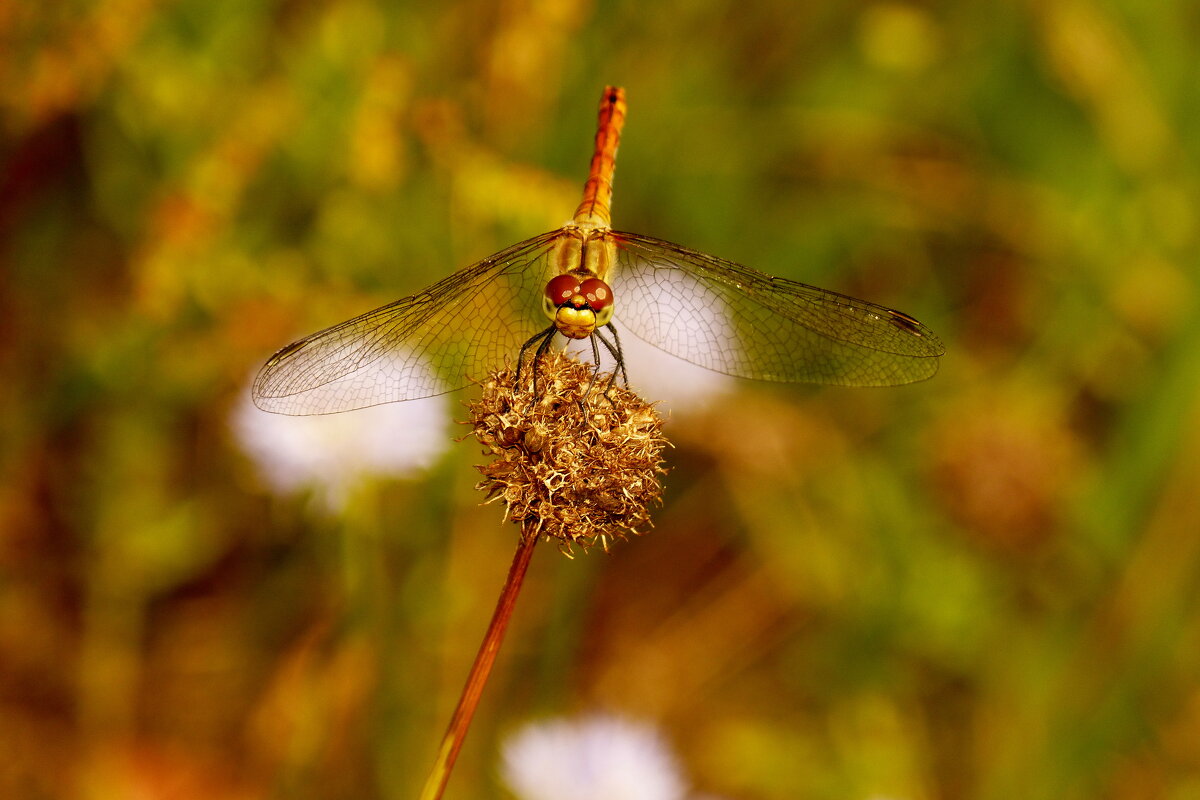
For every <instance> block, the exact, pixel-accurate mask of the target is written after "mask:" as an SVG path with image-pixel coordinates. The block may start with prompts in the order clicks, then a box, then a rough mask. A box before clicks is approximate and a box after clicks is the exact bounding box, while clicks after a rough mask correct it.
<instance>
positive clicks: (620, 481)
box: [467, 354, 667, 555]
mask: <svg viewBox="0 0 1200 800" xmlns="http://www.w3.org/2000/svg"><path fill="white" fill-rule="evenodd" d="M532 372H533V371H532V370H531V369H529V368H528V367H526V368H525V369H524V370H522V374H521V385H520V386H516V378H515V375H514V371H513V369H512V368H505V369H503V370H499V371H496V372H493V373H492V374H491V375H490V376H489V378H488V380H487V381H486V382H485V383H484V384H483V395H482V397H480V399H479V400H477V401H474V402H471V403H468V404H467V407H468V409H469V410H470V412H471V419H470V423H469V424H471V425H473V426H474V434H475V438H477V439H478V440H479V442H480V443H481V444H483V446H484V447H485V448H486V450H487V452H490V453H491V454H492V455H494V456H496V459H495V460H494V461H492V462H491V463H489V464H484V465H481V466H478V467H477V469H478V470H479V471H480V472H481V473H482V474H483V480H482V481H480V482H479V484H477V486H476V488H477V489H481V490H483V491H485V492H486V493H487V496H488V500H487V502H493V501H496V500H503V501H504V503H505V505H506V506H507V512H506V516H507V517H508V518H509V519H511V520H512V521H513V522H516V523H518V524H519V525H521V526H522V528H523V529H524V530H525V531H526V532H527V533H529V534H531V535H536V536H545V537H547V538H552V539H557V540H558V542H559V548H560V549H561V550H562V551H563V552H564V553H566V554H567V555H570V554H571V552H572V548H573V546H574V545H579V546H580V547H582V548H583V549H584V550H585V551H586V550H587V548H589V547H591V546H592V545H593V544H595V543H596V542H599V543H600V545H601V546H602V547H604V549H605V550H607V549H608V542H609V539H610V538H611V537H618V538H625V536H626V535H627V534H629V533H635V534H636V533H640V531H639V530H638V529H639V528H640V527H642V526H644V525H649V524H650V513H649V510H648V507H649V506H650V505H651V504H652V503H659V504H661V502H662V499H661V498H662V483H661V482H660V481H659V476H660V475H663V474H665V473H666V470H665V469H664V468H663V466H662V464H663V459H662V452H663V448H664V447H665V446H666V445H667V440H666V439H665V438H663V435H662V424H663V423H662V418H661V417H659V415H658V413H657V412H656V411H655V410H654V407H653V406H652V405H651V404H650V403H647V402H646V401H645V400H642V399H641V398H640V397H638V396H637V395H636V394H634V393H633V392H631V391H629V390H628V389H626V388H623V387H622V386H619V385H611V386H610V385H609V381H608V376H604V375H601V376H599V378H596V377H595V376H594V369H593V367H591V366H590V365H588V364H584V363H581V362H579V361H576V360H575V359H572V358H569V357H567V356H563V355H561V354H553V355H549V356H545V357H543V358H542V360H541V361H540V362H539V364H538V370H537V373H538V374H537V390H536V392H535V391H534V386H533V375H532Z"/></svg>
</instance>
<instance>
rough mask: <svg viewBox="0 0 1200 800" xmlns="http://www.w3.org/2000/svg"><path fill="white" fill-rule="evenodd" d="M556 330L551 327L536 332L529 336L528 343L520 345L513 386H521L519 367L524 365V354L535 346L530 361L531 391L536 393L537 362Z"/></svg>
mask: <svg viewBox="0 0 1200 800" xmlns="http://www.w3.org/2000/svg"><path fill="white" fill-rule="evenodd" d="M557 330H558V329H557V328H555V327H554V326H553V325H551V326H550V327H548V328H546V329H545V330H544V331H538V332H537V333H535V334H534V335H533V336H530V337H529V341H527V342H525V344H523V345H521V352H520V353H519V354H518V355H517V372H516V375H514V376H513V384H514V386H518V387H519V386H520V385H521V367H522V366H523V365H524V363H525V353H526V352H527V351H528V350H529V348H531V347H533V346H534V345H537V349H535V350H534V353H533V357H532V359H531V361H532V364H531V366H532V368H533V390H534V393H535V394H536V393H537V362H538V359H540V358H541V357H542V356H544V355H545V354H546V351H547V350H549V349H550V341H551V340H552V339H553V338H554V334H555V332H556V331H557Z"/></svg>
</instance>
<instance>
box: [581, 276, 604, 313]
mask: <svg viewBox="0 0 1200 800" xmlns="http://www.w3.org/2000/svg"><path fill="white" fill-rule="evenodd" d="M579 292H580V293H581V294H582V295H583V296H584V297H586V298H587V301H588V305H589V306H591V309H592V310H593V311H601V310H603V309H605V308H607V307H608V306H610V305H612V289H610V288H608V284H607V283H605V282H604V281H602V280H600V279H599V278H588V279H587V280H585V281H584V282H583V283H581V284H579Z"/></svg>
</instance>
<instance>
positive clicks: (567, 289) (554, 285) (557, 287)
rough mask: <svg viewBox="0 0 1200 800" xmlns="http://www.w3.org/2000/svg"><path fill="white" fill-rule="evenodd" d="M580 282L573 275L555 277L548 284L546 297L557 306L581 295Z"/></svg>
mask: <svg viewBox="0 0 1200 800" xmlns="http://www.w3.org/2000/svg"><path fill="white" fill-rule="evenodd" d="M579 289H580V287H579V281H578V280H577V279H576V278H575V277H574V276H573V275H555V276H554V277H553V278H551V279H550V282H549V283H547V284H546V297H549V298H550V302H552V303H554V305H556V306H560V305H562V304H563V303H565V302H567V301H568V300H570V299H571V298H572V297H574V296H575V295H577V294H579Z"/></svg>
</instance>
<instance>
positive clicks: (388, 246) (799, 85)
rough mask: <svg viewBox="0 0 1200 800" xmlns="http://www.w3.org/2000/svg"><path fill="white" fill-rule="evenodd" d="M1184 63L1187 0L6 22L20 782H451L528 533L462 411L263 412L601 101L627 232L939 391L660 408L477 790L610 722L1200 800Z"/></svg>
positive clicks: (519, 204) (0, 730)
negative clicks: (526, 737) (510, 513)
mask: <svg viewBox="0 0 1200 800" xmlns="http://www.w3.org/2000/svg"><path fill="white" fill-rule="evenodd" d="M1198 34H1200V11H1198V9H1197V6H1196V5H1195V4H1192V3H1187V2H1183V0H1163V2H1158V3H1142V2H1136V0H1061V1H1060V2H1053V1H1052V2H1018V3H1005V4H996V3H989V2H965V3H963V2H915V1H914V2H907V1H904V0H880V1H879V2H853V3H844V2H833V1H832V0H828V1H827V2H817V3H805V4H793V3H786V2H738V3H723V2H716V0H705V1H704V2H698V3H697V2H689V3H682V2H666V3H661V4H644V3H635V2H629V1H628V0H626V1H624V2H600V3H592V2H588V1H587V0H509V1H508V2H504V3H489V2H476V1H475V0H469V1H467V2H459V3H447V4H432V3H431V4H421V3H404V2H392V3H385V2H372V0H253V1H252V2H246V0H236V1H235V0H177V1H176V2H153V1H152V0H105V2H93V1H89V0H70V1H69V2H58V3H34V2H18V3H5V4H0V86H2V87H3V88H2V89H0V125H2V129H0V364H2V370H3V372H2V375H3V384H2V386H0V752H2V753H3V754H4V756H3V758H0V796H3V797H6V798H8V797H12V798H58V797H64V798H74V797H79V798H126V797H128V798H134V797H136V798H154V799H156V798H183V799H186V798H276V797H279V798H283V797H286V798H351V797H352V798H367V799H369V798H409V797H414V796H415V795H416V794H417V792H418V790H419V787H420V786H421V784H422V783H423V781H424V777H425V772H426V770H427V769H428V767H429V766H430V764H431V763H432V760H433V757H434V753H435V749H436V746H437V743H438V741H439V739H440V737H441V735H442V732H443V730H444V728H445V725H446V723H447V721H448V717H449V714H450V711H451V710H452V708H453V705H454V702H455V700H456V698H457V694H458V691H459V689H460V687H461V684H462V681H463V679H464V677H465V675H466V671H467V668H468V666H469V664H470V662H471V660H472V658H473V656H474V653H475V648H476V647H477V644H478V641H479V638H480V636H481V635H482V632H483V630H484V627H485V626H486V623H487V620H488V618H489V616H490V614H491V611H492V606H493V603H494V602H495V597H496V593H497V592H498V590H499V587H500V585H501V582H502V580H503V578H504V575H505V573H506V571H507V569H508V562H509V559H510V557H511V555H512V551H513V548H514V546H515V544H516V540H517V536H516V533H517V532H516V529H515V528H514V527H513V526H512V525H510V524H507V523H503V522H502V520H501V509H499V508H498V507H496V506H482V507H481V506H480V502H481V500H482V498H481V497H480V496H479V495H477V494H476V493H475V492H473V491H472V486H473V484H474V483H475V481H476V479H477V473H476V472H475V470H474V469H473V468H472V465H473V464H476V463H480V460H481V456H480V454H479V447H478V446H477V445H475V444H474V443H472V442H470V441H467V442H461V443H458V444H455V443H454V441H453V440H454V439H455V438H456V437H459V436H461V435H463V434H464V433H465V432H466V429H465V428H463V427H461V426H457V425H455V424H454V423H453V420H454V419H463V418H464V417H465V413H464V412H463V410H462V408H461V405H460V403H461V400H462V396H461V395H452V396H450V397H448V398H444V399H443V400H442V401H433V404H432V405H430V404H425V405H422V404H414V403H405V404H399V405H395V406H390V407H383V409H376V410H375V411H373V412H363V413H358V414H345V415H339V416H336V417H331V418H328V419H327V420H326V421H327V422H328V423H329V424H328V425H320V424H309V423H312V421H311V420H299V421H297V420H294V419H288V418H282V417H271V416H269V415H264V414H260V413H258V412H256V411H254V410H252V409H250V408H249V407H248V406H247V405H246V400H245V392H246V387H247V383H248V381H249V380H250V378H251V377H252V375H253V373H254V371H255V370H256V369H257V368H258V366H259V365H260V364H261V363H262V362H263V361H264V360H265V358H266V357H267V356H268V355H270V353H271V352H273V351H274V350H275V349H277V348H278V347H280V346H281V345H283V344H285V343H287V342H288V341H290V340H292V339H293V338H296V337H297V336H299V335H302V334H305V333H309V332H311V331H314V330H317V329H319V328H322V327H325V326H327V325H330V324H333V323H335V322H338V321H341V320H343V319H346V318H349V317H351V316H354V315H356V314H358V313H361V312H363V311H366V310H368V309H370V308H373V307H375V306H376V305H381V304H383V303H385V302H388V301H391V300H393V299H396V298H398V297H401V296H404V295H406V294H410V293H412V292H414V291H416V290H418V289H420V288H422V287H424V286H426V285H428V284H430V283H432V282H434V281H435V280H437V279H440V278H441V277H443V276H445V275H447V274H449V273H450V272H451V271H453V270H455V269H458V268H460V267H462V266H465V265H467V264H468V263H471V262H472V261H475V260H477V259H480V258H483V257H485V256H487V255H488V254H490V253H492V252H494V251H496V250H499V249H501V248H502V247H505V246H507V245H509V244H512V243H514V242H516V241H519V240H521V239H525V238H528V237H530V236H533V235H535V234H538V233H541V232H543V231H546V230H550V229H552V228H555V227H558V226H559V225H561V224H562V223H563V222H564V221H565V220H566V219H567V218H568V217H569V216H570V215H571V214H572V212H573V210H574V208H575V205H576V203H577V202H578V198H579V192H580V189H581V187H582V184H583V180H584V178H585V177H586V169H587V165H588V159H589V156H590V153H591V145H592V136H593V131H594V125H595V111H596V106H597V103H598V100H599V96H600V90H601V88H602V87H603V86H604V85H605V84H608V83H611V84H617V85H623V86H624V87H626V90H627V92H628V99H629V116H628V123H627V127H626V130H625V136H624V139H623V142H622V146H621V154H620V159H619V163H618V169H617V179H616V197H615V201H614V224H615V227H617V228H618V229H622V230H631V231H637V232H640V233H645V234H648V235H652V236H657V237H661V238H664V239H667V240H670V241H676V242H680V243H683V244H686V245H688V246H690V247H693V248H696V249H699V250H702V251H705V252H708V253H712V254H714V255H718V256H721V257H724V258H729V259H732V260H735V261H738V262H740V263H744V264H747V265H750V266H753V267H756V268H758V269H761V270H763V271H766V272H769V273H773V274H777V275H783V276H786V277H789V278H792V279H796V280H802V281H805V282H807V283H812V284H816V285H819V286H824V287H827V288H831V289H836V290H839V291H843V292H846V293H849V294H853V295H856V296H859V297H863V298H865V299H869V300H872V301H875V302H879V303H882V304H885V305H888V306H892V307H895V308H900V309H903V310H904V311H906V312H908V313H911V314H913V315H914V316H917V317H918V318H920V319H921V320H922V321H924V322H926V323H927V324H929V325H930V326H931V327H932V328H933V329H934V330H935V331H937V332H938V333H939V334H940V335H941V336H942V337H943V339H944V341H945V343H946V346H947V354H946V356H945V358H944V359H943V360H942V361H943V364H942V369H941V372H940V373H939V374H938V375H937V376H936V377H935V378H934V379H933V380H931V381H928V382H926V383H922V384H918V385H914V386H909V387H902V388H896V389H858V390H855V389H841V388H819V387H817V388H812V387H810V388H803V387H801V388H791V387H778V386H766V385H760V384H754V383H747V382H734V383H733V384H732V385H728V386H724V387H723V388H722V391H721V392H718V393H712V394H708V393H704V394H702V393H701V391H700V390H699V389H697V391H696V393H695V395H694V399H695V400H696V402H694V403H689V402H687V395H686V393H684V394H683V395H681V399H678V400H677V401H672V404H671V409H672V410H671V419H670V421H669V424H668V428H667V430H668V433H669V435H670V436H671V437H672V439H673V441H674V445H675V447H674V449H673V450H671V451H670V452H669V467H670V469H671V472H670V474H669V475H668V476H667V477H666V500H665V505H664V506H663V507H662V508H661V509H659V510H658V512H657V513H656V515H655V527H654V529H653V530H651V531H649V532H648V533H647V535H645V536H642V537H639V538H636V539H634V540H631V541H628V542H624V543H618V544H617V545H616V546H615V547H614V548H613V550H612V552H611V553H609V554H605V553H603V552H601V551H599V550H593V551H592V552H591V553H589V554H587V555H578V554H577V556H576V557H575V558H574V560H568V559H565V558H563V557H561V556H560V555H559V554H558V552H556V550H555V548H554V547H552V546H545V547H542V548H540V550H539V552H538V553H536V554H535V558H534V563H533V566H532V569H531V571H530V574H529V578H528V582H527V585H526V587H525V591H524V594H523V596H522V597H521V600H520V602H519V603H518V606H517V610H516V615H515V619H514V624H513V628H512V629H511V630H510V633H509V638H508V640H507V642H506V644H505V648H504V650H503V651H502V653H501V655H500V659H499V662H498V665H497V669H496V672H495V673H494V675H493V679H492V683H491V685H490V686H489V687H488V690H487V692H486V693H485V696H484V699H483V703H482V705H481V707H480V710H479V713H478V716H477V718H476V721H475V724H474V727H473V729H472V731H471V736H470V737H469V738H468V740H467V744H466V747H465V749H464V751H463V754H462V757H461V759H460V762H459V767H458V770H457V772H456V774H455V775H454V777H453V779H452V780H451V783H450V790H449V792H448V795H447V796H448V797H451V798H500V797H509V796H511V795H509V794H508V793H507V790H506V789H505V788H504V786H503V783H502V781H501V779H500V777H499V774H498V770H499V767H498V764H499V761H500V755H499V754H500V752H501V750H502V746H503V742H504V741H505V737H506V736H508V735H509V734H510V733H511V732H512V731H513V730H514V729H516V728H517V727H518V726H520V725H524V724H526V723H528V722H530V721H536V720H538V719H541V718H545V717H547V716H549V715H568V716H569V715H572V714H585V713H593V712H609V713H615V714H618V715H626V716H629V717H632V718H634V719H637V720H639V721H641V722H643V723H647V724H651V725H653V726H655V727H656V728H657V729H658V730H660V731H661V733H662V735H663V737H664V739H665V740H667V741H669V742H670V745H671V747H672V748H673V750H674V752H675V753H676V755H677V758H678V759H679V763H680V765H681V769H682V770H683V772H684V773H686V776H687V783H688V785H689V786H690V787H691V789H692V791H694V792H696V793H701V792H702V793H707V794H710V795H714V796H719V797H723V798H729V799H730V800H742V799H750V798H762V799H764V800H766V799H769V798H772V799H773V798H830V799H831V800H832V798H863V800H867V798H894V799H895V800H934V799H941V798H946V799H950V798H1023V799H1026V800H1029V799H1034V798H1056V799H1058V800H1061V799H1063V798H1196V797H1200V616H1198V615H1197V610H1198V609H1200V596H1198V595H1200V536H1198V535H1197V534H1198V533H1200V530H1198V529H1200V402H1198V400H1200V398H1198V396H1197V381H1198V377H1200V317H1197V315H1196V313H1195V311H1196V309H1195V299H1196V298H1195V294H1196V277H1195V274H1194V269H1195V263H1196V256H1197V235H1198V231H1197V219H1198V215H1200V212H1198V209H1200V193H1198V184H1197V156H1198V153H1197V148H1198V145H1197V143H1198V142H1200V130H1197V128H1198V126H1200V101H1198V100H1197V95H1196V92H1197V85H1198V84H1197V78H1198V77H1200V76H1198V70H1197V64H1198V62H1197V60H1196V54H1195V42H1196V41H1197V35H1198ZM635 388H637V387H636V385H635ZM702 401H703V402H702Z"/></svg>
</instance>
